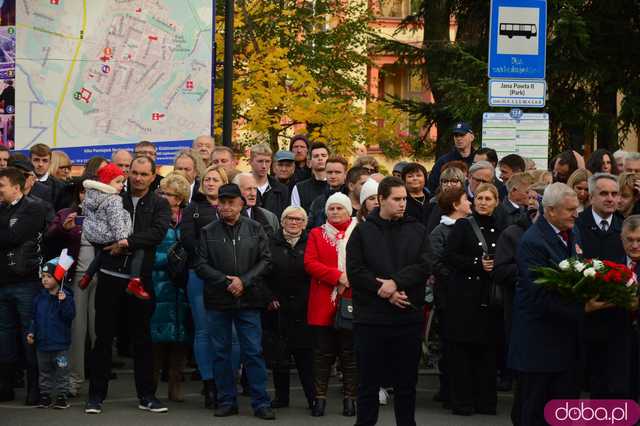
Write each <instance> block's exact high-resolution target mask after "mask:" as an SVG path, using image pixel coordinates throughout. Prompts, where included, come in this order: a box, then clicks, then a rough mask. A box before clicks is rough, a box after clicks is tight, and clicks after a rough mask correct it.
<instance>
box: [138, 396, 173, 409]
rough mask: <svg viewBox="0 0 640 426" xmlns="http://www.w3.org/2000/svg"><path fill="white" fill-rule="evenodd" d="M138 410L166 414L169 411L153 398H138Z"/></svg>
mask: <svg viewBox="0 0 640 426" xmlns="http://www.w3.org/2000/svg"><path fill="white" fill-rule="evenodd" d="M138 408H139V409H141V410H145V411H151V412H152V413H166V412H167V411H169V409H168V408H167V407H165V406H164V404H163V403H162V402H160V401H159V400H158V398H156V397H155V396H150V397H147V398H140V404H138Z"/></svg>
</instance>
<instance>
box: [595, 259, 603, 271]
mask: <svg viewBox="0 0 640 426" xmlns="http://www.w3.org/2000/svg"><path fill="white" fill-rule="evenodd" d="M593 267H594V268H595V269H596V270H597V271H599V270H601V269H604V263H602V262H601V261H599V260H597V259H593Z"/></svg>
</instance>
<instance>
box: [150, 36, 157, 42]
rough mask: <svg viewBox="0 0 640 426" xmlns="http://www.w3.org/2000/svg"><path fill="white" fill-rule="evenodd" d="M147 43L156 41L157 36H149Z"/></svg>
mask: <svg viewBox="0 0 640 426" xmlns="http://www.w3.org/2000/svg"><path fill="white" fill-rule="evenodd" d="M149 41H158V36H154V35H150V36H149Z"/></svg>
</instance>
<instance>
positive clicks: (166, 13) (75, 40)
mask: <svg viewBox="0 0 640 426" xmlns="http://www.w3.org/2000/svg"><path fill="white" fill-rule="evenodd" d="M16 7H17V17H16V27H17V35H16V89H17V93H18V97H17V99H16V149H23V150H24V149H29V147H31V146H32V145H34V144H36V143H45V144H47V145H49V146H50V147H52V148H53V149H57V148H62V149H63V150H64V151H66V152H67V153H68V154H69V155H70V156H71V158H72V160H73V161H74V162H75V163H83V162H86V161H87V160H88V159H89V158H91V157H93V156H96V155H101V156H105V157H108V156H110V155H111V152H112V150H115V149H120V148H129V149H130V148H131V147H132V146H133V145H134V144H135V143H136V142H138V141H141V140H147V141H151V142H154V143H157V146H158V162H159V163H161V164H163V163H165V164H166V163H167V162H171V160H172V158H173V155H174V154H175V152H176V150H177V149H179V148H181V147H185V146H190V144H191V141H192V140H193V138H194V137H196V136H198V135H201V134H209V132H210V126H211V123H210V120H211V50H212V40H211V34H212V33H211V28H212V16H211V14H212V2H211V0H180V1H176V0H130V1H122V0H17V5H16Z"/></svg>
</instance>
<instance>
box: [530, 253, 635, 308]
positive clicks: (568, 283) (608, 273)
mask: <svg viewBox="0 0 640 426" xmlns="http://www.w3.org/2000/svg"><path fill="white" fill-rule="evenodd" d="M532 271H533V272H534V273H535V274H536V276H537V278H536V279H535V280H534V282H535V283H536V284H538V285H541V286H543V287H544V288H545V289H547V290H550V291H554V292H556V293H558V294H560V296H562V297H565V298H567V299H571V300H578V301H580V302H587V301H588V300H590V299H593V298H597V299H598V300H600V301H603V302H609V303H612V304H614V305H616V306H619V307H622V308H627V309H632V308H633V307H634V306H635V305H636V304H637V302H636V301H637V295H638V280H637V277H636V274H635V273H634V272H633V271H632V270H631V269H629V268H627V266H626V265H622V264H619V263H614V262H609V261H607V260H598V259H586V260H583V259H578V258H570V259H566V260H563V261H562V262H560V263H559V264H558V267H557V268H549V267H539V268H534V269H533V270H532Z"/></svg>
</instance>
